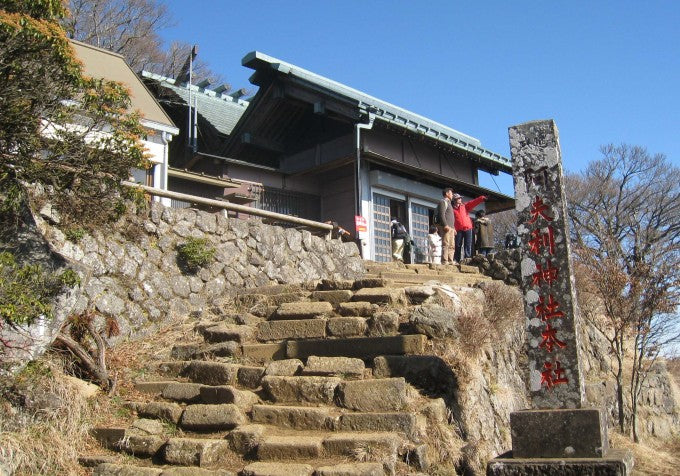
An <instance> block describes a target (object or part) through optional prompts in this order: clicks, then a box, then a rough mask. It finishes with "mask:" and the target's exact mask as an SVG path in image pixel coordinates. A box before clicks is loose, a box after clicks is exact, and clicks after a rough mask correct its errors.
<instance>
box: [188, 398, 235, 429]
mask: <svg viewBox="0 0 680 476" xmlns="http://www.w3.org/2000/svg"><path fill="white" fill-rule="evenodd" d="M246 421H247V418H246V416H245V414H244V413H243V411H242V410H241V409H240V408H239V407H237V406H236V405H234V404H229V403H226V404H220V405H203V404H199V405H188V406H187V407H186V408H185V409H184V413H183V414H182V419H181V420H180V422H179V426H180V427H181V428H183V429H185V430H195V431H221V430H231V429H232V428H235V427H236V426H238V425H241V424H243V423H245V422H246Z"/></svg>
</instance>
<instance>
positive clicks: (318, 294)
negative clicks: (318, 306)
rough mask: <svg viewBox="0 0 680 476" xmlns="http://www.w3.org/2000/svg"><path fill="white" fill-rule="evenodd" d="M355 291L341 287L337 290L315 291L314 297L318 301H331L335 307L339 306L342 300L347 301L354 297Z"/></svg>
mask: <svg viewBox="0 0 680 476" xmlns="http://www.w3.org/2000/svg"><path fill="white" fill-rule="evenodd" d="M353 295H354V293H353V292H352V291H350V290H346V289H345V290H343V289H339V290H337V291H314V292H313V293H312V299H316V300H317V301H325V302H328V303H330V304H331V305H332V306H333V307H337V306H338V305H339V304H340V303H341V302H347V301H349V300H350V299H352V296H353Z"/></svg>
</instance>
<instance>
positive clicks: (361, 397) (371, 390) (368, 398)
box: [337, 377, 408, 412]
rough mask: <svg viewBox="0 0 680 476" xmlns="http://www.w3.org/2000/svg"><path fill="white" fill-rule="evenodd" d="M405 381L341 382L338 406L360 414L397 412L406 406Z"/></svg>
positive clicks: (389, 379)
mask: <svg viewBox="0 0 680 476" xmlns="http://www.w3.org/2000/svg"><path fill="white" fill-rule="evenodd" d="M406 388H407V387H406V381H405V380H404V379H403V378H401V377H398V378H386V379H370V380H357V381H350V382H342V383H341V384H340V385H339V387H338V395H337V400H338V404H339V405H340V406H342V407H344V408H348V409H350V410H356V411H361V412H390V411H399V410H402V409H404V408H405V407H406V405H407V403H408V402H407V395H406Z"/></svg>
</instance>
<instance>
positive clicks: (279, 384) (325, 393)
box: [262, 376, 341, 405]
mask: <svg viewBox="0 0 680 476" xmlns="http://www.w3.org/2000/svg"><path fill="white" fill-rule="evenodd" d="M340 382H341V380H340V379H339V378H335V377H275V376H267V377H264V378H263V379H262V389H263V390H264V391H265V392H266V393H267V394H268V395H269V397H270V398H271V400H273V401H274V402H276V403H293V402H295V403H298V402H301V403H314V404H323V405H331V404H332V403H333V398H334V396H335V389H336V388H337V386H338V385H339V384H340Z"/></svg>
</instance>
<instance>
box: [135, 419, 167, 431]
mask: <svg viewBox="0 0 680 476" xmlns="http://www.w3.org/2000/svg"><path fill="white" fill-rule="evenodd" d="M130 430H133V431H139V432H141V433H146V434H147V435H160V434H162V433H163V431H165V428H164V426H163V423H161V422H160V421H158V420H154V419H150V418H138V419H136V420H135V421H133V422H132V426H131V427H130Z"/></svg>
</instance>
